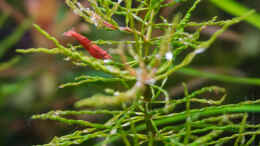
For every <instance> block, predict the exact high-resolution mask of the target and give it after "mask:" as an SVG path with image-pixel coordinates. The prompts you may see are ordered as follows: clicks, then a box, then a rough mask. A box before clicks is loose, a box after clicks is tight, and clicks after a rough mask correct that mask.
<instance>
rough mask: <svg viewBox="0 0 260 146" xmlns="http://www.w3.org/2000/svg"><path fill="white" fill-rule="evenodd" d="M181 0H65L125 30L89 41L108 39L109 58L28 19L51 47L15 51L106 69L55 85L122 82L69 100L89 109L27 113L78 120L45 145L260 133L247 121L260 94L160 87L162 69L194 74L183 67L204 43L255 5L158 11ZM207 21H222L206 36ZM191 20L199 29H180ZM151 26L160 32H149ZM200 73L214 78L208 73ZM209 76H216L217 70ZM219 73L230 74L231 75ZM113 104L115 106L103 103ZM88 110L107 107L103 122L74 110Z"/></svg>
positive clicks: (223, 138) (201, 140) (190, 140)
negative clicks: (197, 16)
mask: <svg viewBox="0 0 260 146" xmlns="http://www.w3.org/2000/svg"><path fill="white" fill-rule="evenodd" d="M180 2H183V1H181V0H179V1H177V0H176V1H171V2H169V3H165V2H164V1H163V0H150V1H148V0H144V1H142V0H137V3H138V4H137V5H135V7H134V6H133V1H132V0H124V1H123V0H118V1H116V2H115V1H112V0H89V3H90V7H89V8H85V7H83V5H82V4H81V3H79V2H78V1H77V0H66V4H67V5H68V6H69V7H70V8H71V9H72V10H73V11H74V12H75V13H76V14H77V15H79V16H81V17H82V18H83V19H84V20H85V21H86V22H88V23H90V24H94V25H95V26H96V27H97V28H99V29H107V30H111V31H119V32H121V33H126V34H127V35H128V36H129V37H128V38H129V39H128V40H117V41H115V40H96V41H93V43H95V44H97V45H109V46H113V47H114V49H113V50H109V51H110V52H109V53H110V55H111V56H112V59H111V60H102V59H97V58H94V57H92V56H88V55H86V54H84V53H83V52H80V51H79V50H77V48H80V47H82V46H81V45H79V46H74V45H70V46H64V45H62V44H61V43H60V42H59V41H58V40H57V39H56V38H54V37H52V36H51V35H50V34H48V33H47V32H46V31H44V30H43V29H41V28H40V27H39V26H38V25H34V26H35V28H36V29H37V30H38V31H39V32H40V33H42V34H43V35H44V36H45V37H46V38H48V39H49V40H51V41H53V42H54V44H55V45H56V48H52V49H47V48H31V49H25V50H21V49H19V50H17V51H18V52H20V53H47V54H52V55H53V54H57V55H62V56H64V58H66V59H65V60H67V61H70V62H72V63H73V64H74V65H76V66H80V67H90V68H92V69H94V70H97V71H99V72H103V73H105V74H106V76H98V75H96V76H90V75H83V76H79V77H76V78H75V81H74V82H70V83H65V84H63V85H60V88H65V87H66V88H68V87H71V86H74V87H75V86H76V87H77V86H80V85H82V84H86V83H93V82H95V83H96V82H101V83H108V84H113V83H118V84H120V85H121V87H120V88H118V89H117V88H114V89H111V87H107V88H106V89H104V91H103V92H102V93H101V92H100V93H97V94H95V95H93V96H92V97H89V98H85V99H82V100H80V101H78V102H76V103H75V107H77V108H84V107H95V110H75V111H74V110H72V111H59V110H58V111H50V112H48V113H45V114H40V115H34V116H33V117H32V118H33V119H45V120H47V119H48V120H55V121H58V122H61V123H65V124H68V125H78V126H80V127H82V128H79V129H78V130H76V131H75V132H73V133H71V134H67V135H64V136H61V137H54V138H53V139H52V140H51V142H50V143H48V144H45V145H46V146H47V145H49V146H52V145H76V144H83V143H87V142H89V141H90V142H92V143H93V141H91V139H96V140H97V141H96V145H107V144H110V143H115V142H121V143H124V145H127V146H130V145H135V146H138V145H149V146H153V145H177V146H179V145H192V146H200V145H223V144H225V143H226V142H233V143H234V145H241V144H243V145H250V144H252V143H253V142H254V140H255V139H256V135H258V134H259V133H260V131H259V130H258V129H259V127H260V125H253V124H250V123H248V122H247V118H248V113H254V112H260V106H259V104H258V103H259V102H260V101H259V100H256V101H244V102H241V103H236V104H223V101H224V100H225V98H226V91H225V89H223V88H221V87H218V86H209V87H204V88H202V89H198V90H196V91H193V92H190V91H189V90H188V89H187V87H186V85H185V84H184V83H183V87H184V89H185V90H184V96H183V97H182V98H177V97H170V96H169V94H168V92H167V90H166V89H165V84H166V83H167V80H168V77H170V76H172V77H174V73H175V72H177V71H182V72H184V73H185V72H186V73H188V74H195V75H197V74H198V73H197V72H195V73H194V71H193V70H188V69H186V70H185V69H183V68H184V67H186V66H188V65H189V64H191V62H192V61H193V59H194V58H195V57H196V56H198V55H199V54H201V53H203V52H204V51H206V50H207V49H208V48H210V46H211V45H212V43H213V42H214V41H215V40H216V39H217V37H218V36H219V35H220V34H221V33H223V32H224V31H225V30H226V29H227V28H228V27H229V26H231V25H233V24H235V23H238V22H240V21H242V20H243V19H245V18H246V17H247V16H249V15H251V14H252V13H253V11H250V12H248V13H246V14H244V15H243V16H241V17H237V18H234V19H232V20H225V21H217V18H216V17H214V18H213V19H211V20H209V21H206V22H192V21H190V18H191V15H192V12H193V11H194V10H195V9H196V7H197V5H198V4H199V2H200V0H196V1H195V2H194V4H193V5H192V6H191V8H190V9H189V10H188V11H187V12H186V14H185V15H184V16H181V15H180V14H176V15H175V16H174V18H173V19H172V20H171V21H169V20H168V19H166V18H164V17H162V16H159V12H160V9H163V8H166V7H171V6H173V5H175V4H177V3H180ZM140 14H142V16H140ZM112 16H122V17H123V18H124V25H123V26H121V25H119V23H118V22H117V21H115V20H114V19H113V17H112ZM209 25H216V26H221V29H220V30H218V31H217V32H215V33H214V34H213V35H212V36H211V37H210V38H209V39H208V40H206V41H201V40H200V33H201V31H202V29H203V28H204V27H206V26H209ZM193 26H196V27H198V29H197V30H196V31H194V32H188V31H186V28H188V27H193ZM156 30H160V31H162V32H163V34H162V35H153V32H154V31H156ZM192 71H193V72H192ZM205 76H206V77H208V76H209V78H213V77H211V76H210V75H205ZM215 78H217V79H219V78H220V79H219V80H221V79H222V78H223V77H215ZM224 79H225V80H224V81H230V78H227V77H224ZM244 80H246V81H244ZM244 80H243V83H245V84H247V83H252V84H259V82H257V81H254V82H250V81H249V80H250V79H247V78H244ZM232 81H233V82H240V80H239V79H235V80H231V81H230V82H232ZM205 94H208V95H210V97H208V96H205ZM216 99H217V100H216ZM198 104H199V105H201V106H198ZM202 105H203V106H202ZM112 106H113V107H117V108H118V110H106V108H108V107H112ZM93 114H94V115H108V117H110V118H108V119H107V121H105V122H104V123H98V122H97V123H95V122H90V121H86V120H83V119H81V120H79V119H74V118H72V117H73V116H79V117H80V116H81V115H93ZM239 121H240V122H239Z"/></svg>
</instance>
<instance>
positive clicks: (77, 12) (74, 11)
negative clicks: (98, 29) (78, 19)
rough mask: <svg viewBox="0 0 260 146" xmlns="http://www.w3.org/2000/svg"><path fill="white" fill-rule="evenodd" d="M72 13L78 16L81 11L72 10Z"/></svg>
mask: <svg viewBox="0 0 260 146" xmlns="http://www.w3.org/2000/svg"><path fill="white" fill-rule="evenodd" d="M73 13H74V14H76V15H80V14H81V11H80V10H79V9H74V10H73Z"/></svg>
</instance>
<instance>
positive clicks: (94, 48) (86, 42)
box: [64, 29, 112, 59]
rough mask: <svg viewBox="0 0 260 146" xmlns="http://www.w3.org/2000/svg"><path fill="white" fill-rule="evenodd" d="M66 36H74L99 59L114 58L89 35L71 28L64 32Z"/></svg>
mask: <svg viewBox="0 0 260 146" xmlns="http://www.w3.org/2000/svg"><path fill="white" fill-rule="evenodd" d="M64 36H67V37H74V38H75V39H76V40H78V41H79V43H80V44H81V45H82V46H83V47H84V48H85V49H86V50H87V51H88V52H89V54H90V55H91V56H93V57H95V58H97V59H110V58H112V57H111V56H110V55H109V54H108V53H107V52H106V51H105V50H103V49H102V48H100V47H99V46H97V45H96V44H93V43H92V42H91V41H90V40H89V39H88V38H87V37H85V36H83V35H81V34H79V33H77V32H76V31H74V30H73V29H72V30H69V31H67V32H65V33H64Z"/></svg>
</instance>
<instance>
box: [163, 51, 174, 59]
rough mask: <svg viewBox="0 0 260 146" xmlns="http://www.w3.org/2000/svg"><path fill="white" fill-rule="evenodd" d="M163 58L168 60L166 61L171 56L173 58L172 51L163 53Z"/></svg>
mask: <svg viewBox="0 0 260 146" xmlns="http://www.w3.org/2000/svg"><path fill="white" fill-rule="evenodd" d="M165 58H166V59H167V60H168V61H171V60H172V58H173V54H172V52H170V51H169V52H167V53H166V54H165Z"/></svg>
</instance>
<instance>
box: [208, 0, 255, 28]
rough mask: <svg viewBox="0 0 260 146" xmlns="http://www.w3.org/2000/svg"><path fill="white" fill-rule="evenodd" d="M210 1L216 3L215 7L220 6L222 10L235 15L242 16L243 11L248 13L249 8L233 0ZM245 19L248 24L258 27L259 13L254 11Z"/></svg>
mask: <svg viewBox="0 0 260 146" xmlns="http://www.w3.org/2000/svg"><path fill="white" fill-rule="evenodd" d="M210 2H211V3H213V4H214V5H216V6H217V7H219V8H221V9H222V10H224V11H226V12H228V13H230V14H232V15H235V16H242V15H244V14H245V13H248V12H249V11H250V9H249V8H247V7H245V6H243V5H241V4H239V3H238V2H236V1H234V0H221V1H219V0H210ZM245 21H247V22H249V23H250V24H252V25H254V26H255V27H257V28H258V29H260V23H259V22H260V14H259V13H254V14H252V15H250V16H248V17H247V18H245Z"/></svg>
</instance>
